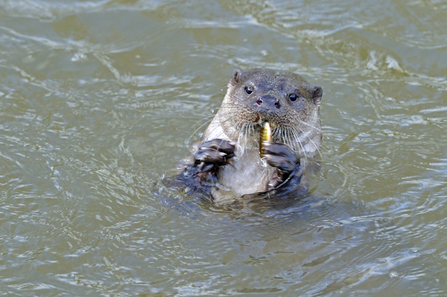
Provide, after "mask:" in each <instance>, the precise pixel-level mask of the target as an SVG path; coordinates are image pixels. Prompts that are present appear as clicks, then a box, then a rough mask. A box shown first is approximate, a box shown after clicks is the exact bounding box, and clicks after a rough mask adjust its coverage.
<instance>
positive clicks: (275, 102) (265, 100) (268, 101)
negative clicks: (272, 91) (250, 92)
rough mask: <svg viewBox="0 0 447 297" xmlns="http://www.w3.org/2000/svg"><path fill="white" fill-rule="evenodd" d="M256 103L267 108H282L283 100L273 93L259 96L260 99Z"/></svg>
mask: <svg viewBox="0 0 447 297" xmlns="http://www.w3.org/2000/svg"><path fill="white" fill-rule="evenodd" d="M255 104H256V105H258V106H262V107H264V108H267V109H271V108H277V109H279V108H281V101H279V99H278V98H276V97H275V96H272V95H263V96H260V97H258V99H257V100H256V102H255Z"/></svg>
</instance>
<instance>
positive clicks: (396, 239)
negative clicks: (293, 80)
mask: <svg viewBox="0 0 447 297" xmlns="http://www.w3.org/2000/svg"><path fill="white" fill-rule="evenodd" d="M446 13H447V2H446V1H442V0H427V1H418V0H412V1H397V0H394V1H393V0H380V1H358V0H347V1H343V2H341V3H340V1H324V0H316V1H267V0H266V1H256V2H255V1H236V0H231V1H206V2H205V1H155V0H154V1H142V0H141V1H138V0H127V1H126V0H114V1H112V0H110V1H109V0H103V1H81V0H77V1H60V0H58V1H56V0H47V1H43V0H15V1H7V0H5V1H1V2H0V77H1V79H0V190H1V191H0V293H1V295H7V296H19V295H21V296H23V295H25V296H36V295H40V296H76V295H77V296H87V295H91V296H99V295H104V296H109V295H113V296H136V295H141V296H174V295H177V296H191V295H205V296H210V295H221V296H225V295H241V296H246V295H255V296H272V295H275V296H297V295H301V296H365V295H366V296H445V295H446V294H447V285H446V280H447V278H446V275H447V244H446V243H445V240H444V238H445V237H446V236H447V219H446V214H447V213H446V199H445V198H446V196H447V190H446V173H447V149H446V147H447V140H446V138H445V137H444V135H445V130H446V128H447V121H446V112H447V108H446V105H447V98H446V89H447V79H446V77H445V74H446V71H445V70H446V69H447V59H446V58H445V57H446V54H447V23H446V22H445V16H446ZM254 67H268V68H273V69H278V70H288V71H292V72H296V73H298V74H300V75H302V76H304V77H305V78H306V79H307V80H308V81H309V82H310V83H311V84H317V85H320V86H322V87H323V90H324V95H323V101H322V108H321V116H322V122H323V131H324V144H323V148H322V150H321V153H322V158H321V159H322V169H321V172H320V173H319V174H318V175H317V176H316V177H315V178H314V180H313V183H312V190H311V193H310V195H308V196H306V197H303V198H301V199H295V200H288V201H277V200H273V201H261V202H247V203H245V204H240V205H234V206H218V205H213V204H212V203H210V202H209V201H206V200H203V199H201V198H200V197H185V196H182V194H181V193H177V192H172V191H170V190H169V189H166V188H164V187H163V184H162V183H161V180H162V179H163V177H165V176H172V175H173V173H174V168H175V166H176V164H177V162H178V161H179V160H180V159H181V158H183V157H184V156H187V155H188V154H189V151H188V147H189V146H190V145H191V144H192V143H193V142H194V141H196V140H198V139H199V138H200V133H201V132H202V131H203V130H204V126H202V125H206V122H207V121H208V120H210V119H211V117H212V116H213V113H215V112H216V110H217V108H218V106H219V105H220V102H221V100H222V98H223V95H224V92H225V88H226V84H227V82H228V80H229V78H230V75H231V73H232V71H233V69H234V68H241V69H249V68H254Z"/></svg>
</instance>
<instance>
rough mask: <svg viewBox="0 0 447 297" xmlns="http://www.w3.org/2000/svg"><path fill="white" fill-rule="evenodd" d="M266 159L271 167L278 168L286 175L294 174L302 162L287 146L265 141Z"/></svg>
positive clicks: (264, 151)
mask: <svg viewBox="0 0 447 297" xmlns="http://www.w3.org/2000/svg"><path fill="white" fill-rule="evenodd" d="M263 144H264V150H263V153H264V159H265V160H266V161H267V163H268V164H269V165H270V166H273V167H276V168H278V169H279V170H281V171H282V173H284V174H285V175H289V174H290V173H292V172H293V170H294V169H295V167H296V166H297V165H299V163H300V160H299V159H298V157H297V156H295V154H294V152H293V151H292V150H291V149H290V148H289V147H288V146H287V145H285V144H281V143H274V142H269V141H264V143H263Z"/></svg>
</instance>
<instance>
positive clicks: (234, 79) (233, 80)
mask: <svg viewBox="0 0 447 297" xmlns="http://www.w3.org/2000/svg"><path fill="white" fill-rule="evenodd" d="M241 78H242V70H239V69H234V71H233V76H232V77H231V80H230V85H232V86H234V85H236V84H237V83H238V82H239V81H240V80H241Z"/></svg>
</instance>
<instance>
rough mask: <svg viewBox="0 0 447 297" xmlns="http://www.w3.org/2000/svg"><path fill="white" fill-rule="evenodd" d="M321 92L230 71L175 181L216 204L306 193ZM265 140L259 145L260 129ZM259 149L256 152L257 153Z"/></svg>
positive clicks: (286, 77)
mask: <svg viewBox="0 0 447 297" xmlns="http://www.w3.org/2000/svg"><path fill="white" fill-rule="evenodd" d="M322 94H323V91H322V89H321V87H319V86H312V85H310V84H309V83H307V81H306V80H305V79H304V78H302V77H301V76H299V75H296V74H293V73H289V72H278V71H273V70H268V69H253V70H249V71H245V72H243V71H241V70H237V69H236V70H235V71H234V73H233V76H232V78H231V80H230V83H229V84H228V90H227V93H226V95H225V98H224V100H223V102H222V105H221V107H220V109H219V111H218V112H217V114H216V116H215V117H214V119H213V120H212V122H211V123H210V125H209V126H208V128H207V129H206V131H205V132H204V134H203V138H202V141H201V144H199V145H198V146H197V147H196V148H195V149H194V151H193V155H192V156H191V157H190V158H188V159H185V160H184V161H183V162H182V164H181V166H180V167H181V168H179V174H178V176H177V178H176V181H177V182H182V183H183V184H185V185H186V187H187V189H188V190H197V189H201V190H206V191H209V192H210V193H211V194H212V196H213V198H214V199H215V200H217V201H219V200H223V199H227V198H228V197H238V196H239V197H242V196H249V195H251V194H259V193H274V192H278V191H286V192H290V191H296V192H297V193H300V194H302V193H305V192H307V190H308V186H307V182H306V181H305V178H304V175H303V174H304V172H305V170H306V167H307V164H308V163H309V161H310V160H312V159H313V158H315V157H316V155H317V154H318V153H319V147H320V144H321V123H320V111H319V107H320V102H321V96H322ZM266 122H267V123H268V124H269V125H270V127H271V136H270V140H271V141H264V142H263V143H261V141H262V140H261V135H260V134H261V129H262V128H263V127H264V125H265V123H266ZM260 147H262V152H260Z"/></svg>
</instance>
